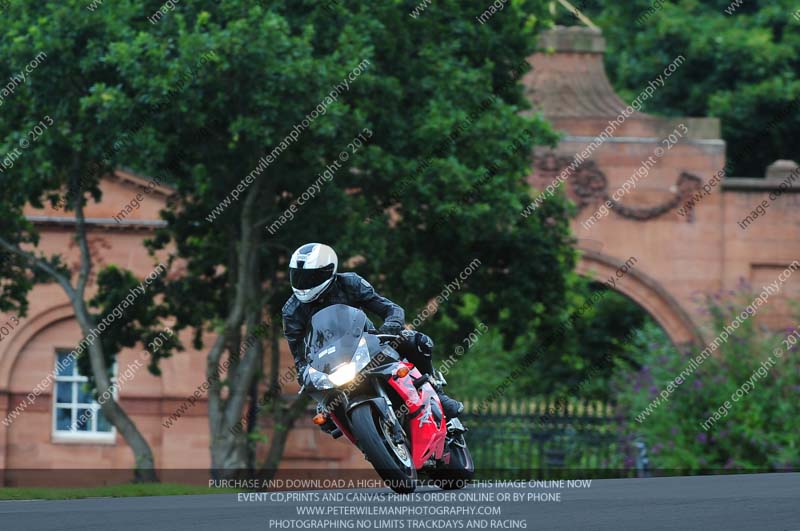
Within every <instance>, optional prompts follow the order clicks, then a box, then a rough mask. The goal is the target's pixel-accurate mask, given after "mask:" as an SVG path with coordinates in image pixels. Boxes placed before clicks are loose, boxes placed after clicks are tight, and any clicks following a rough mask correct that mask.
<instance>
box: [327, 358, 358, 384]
mask: <svg viewBox="0 0 800 531" xmlns="http://www.w3.org/2000/svg"><path fill="white" fill-rule="evenodd" d="M356 372H357V371H356V364H355V363H353V362H352V361H351V362H349V363H345V364H344V365H341V366H340V367H339V368H338V369H336V370H335V371H333V372H332V373H330V374H329V375H328V379H329V380H330V381H331V382H333V385H336V386H342V385H344V384H346V383H347V382H349V381H350V380H352V379H353V378H355V377H356Z"/></svg>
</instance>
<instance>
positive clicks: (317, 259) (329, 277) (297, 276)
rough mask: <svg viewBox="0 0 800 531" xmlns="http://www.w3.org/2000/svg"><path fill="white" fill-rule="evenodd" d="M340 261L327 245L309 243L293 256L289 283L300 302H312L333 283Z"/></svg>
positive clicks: (290, 263)
mask: <svg viewBox="0 0 800 531" xmlns="http://www.w3.org/2000/svg"><path fill="white" fill-rule="evenodd" d="M338 265H339V260H338V259H337V258H336V253H335V252H334V250H333V249H331V248H330V247H328V246H327V245H323V244H321V243H307V244H305V245H303V246H302V247H300V248H299V249H297V250H296V251H295V252H294V253H293V254H292V259H291V260H290V261H289V282H290V283H291V284H292V291H294V295H295V297H297V299H298V300H299V301H300V302H311V301H313V300H315V299H316V298H317V297H319V296H320V295H322V292H323V291H325V289H326V288H327V287H328V286H330V284H331V282H333V276H334V275H335V274H336V267H337V266H338Z"/></svg>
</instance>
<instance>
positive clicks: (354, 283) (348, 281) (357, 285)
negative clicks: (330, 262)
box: [337, 272, 372, 289]
mask: <svg viewBox="0 0 800 531" xmlns="http://www.w3.org/2000/svg"><path fill="white" fill-rule="evenodd" d="M337 276H338V277H339V279H340V282H341V283H342V284H343V285H344V286H346V287H347V288H350V289H365V288H366V289H371V288H372V285H371V284H370V283H369V282H367V281H366V280H365V279H364V277H362V276H361V275H359V274H358V273H352V272H348V273H338V274H337Z"/></svg>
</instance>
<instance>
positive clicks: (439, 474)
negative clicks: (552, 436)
mask: <svg viewBox="0 0 800 531" xmlns="http://www.w3.org/2000/svg"><path fill="white" fill-rule="evenodd" d="M367 322H368V321H367V316H366V315H365V314H364V312H362V311H361V310H359V309H357V308H352V307H350V306H346V305H343V304H335V305H333V306H329V307H327V308H324V309H322V310H320V311H319V312H317V313H316V314H314V316H313V317H312V319H311V327H310V330H309V332H308V334H307V335H306V338H305V352H306V361H307V363H308V365H307V369H306V372H305V373H304V376H303V387H302V388H301V389H300V392H301V393H309V394H310V395H311V396H312V397H313V398H314V399H315V400H317V403H318V404H319V406H318V411H319V413H318V414H317V415H316V416H315V417H314V423H315V424H319V425H322V424H326V423H328V422H329V421H332V422H333V423H334V424H335V426H336V428H335V429H334V430H333V431H332V432H331V435H333V436H334V437H341V436H342V435H344V436H346V437H347V438H348V439H349V440H350V442H352V443H353V444H355V445H356V446H357V447H358V448H359V449H361V451H362V452H364V456H365V457H366V459H367V460H368V461H369V462H370V463H372V466H373V467H374V468H375V470H376V471H377V472H378V474H379V475H380V476H381V478H383V480H384V481H385V482H386V484H387V485H388V486H389V487H390V488H391V489H392V490H394V491H395V492H399V493H409V492H413V491H414V489H415V488H416V486H417V480H418V472H419V473H420V474H421V475H423V476H426V477H428V478H429V479H431V480H432V481H433V483H434V484H436V485H438V486H439V487H441V488H443V489H457V488H462V487H463V486H465V485H466V484H467V483H468V482H469V480H470V479H471V478H472V476H473V474H474V471H475V467H474V464H473V462H472V456H471V455H470V453H469V449H468V448H467V444H466V442H465V440H464V433H465V432H466V428H464V426H463V425H462V424H461V422H460V421H459V419H458V418H452V419H447V418H445V416H444V412H443V410H442V404H441V402H440V401H439V396H438V395H437V394H436V391H435V390H434V388H433V386H432V385H431V383H430V382H429V379H428V376H424V375H422V374H421V373H420V372H419V370H417V369H416V368H414V366H413V365H412V364H411V363H409V362H407V361H404V360H403V359H402V357H401V356H400V354H399V353H398V352H397V350H395V348H394V347H393V346H392V343H393V342H394V341H399V338H398V336H393V335H385V334H384V335H381V334H377V333H374V331H369V330H368V329H367ZM439 378H441V375H439ZM442 383H444V382H442Z"/></svg>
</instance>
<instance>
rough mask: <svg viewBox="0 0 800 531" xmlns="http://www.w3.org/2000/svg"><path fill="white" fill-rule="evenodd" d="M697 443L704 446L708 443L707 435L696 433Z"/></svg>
mask: <svg viewBox="0 0 800 531" xmlns="http://www.w3.org/2000/svg"><path fill="white" fill-rule="evenodd" d="M697 442H699V443H700V444H705V443H706V442H708V435H706V434H705V433H698V434H697Z"/></svg>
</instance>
